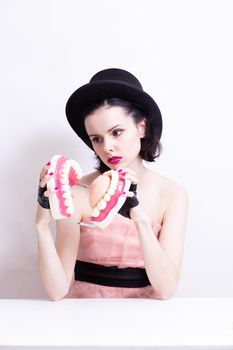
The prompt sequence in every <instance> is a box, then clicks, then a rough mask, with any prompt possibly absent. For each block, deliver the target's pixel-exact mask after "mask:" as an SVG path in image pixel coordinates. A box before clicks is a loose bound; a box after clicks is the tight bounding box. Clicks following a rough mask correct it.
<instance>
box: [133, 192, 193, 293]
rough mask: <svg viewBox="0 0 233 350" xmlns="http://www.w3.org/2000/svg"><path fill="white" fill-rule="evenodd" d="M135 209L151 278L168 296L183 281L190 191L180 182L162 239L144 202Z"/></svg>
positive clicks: (161, 234) (166, 219)
mask: <svg viewBox="0 0 233 350" xmlns="http://www.w3.org/2000/svg"><path fill="white" fill-rule="evenodd" d="M131 210H132V211H134V214H133V216H134V222H135V224H136V227H137V230H138V234H139V239H140V243H141V248H142V253H143V257H144V262H145V269H146V272H147V275H148V278H149V280H150V282H151V285H152V286H153V288H154V289H155V291H156V292H157V293H158V298H159V299H168V298H170V297H172V296H173V295H174V293H175V292H176V290H177V287H178V282H179V276H180V270H181V262H182V256H183V247H184V238H185V228H186V221H187V212H188V196H187V193H186V191H185V190H184V189H183V188H182V187H181V186H178V185H177V186H176V188H175V190H174V193H173V195H172V198H171V199H170V201H169V205H168V207H167V209H166V212H165V215H164V219H163V225H162V229H161V231H160V235H159V239H158V238H156V236H155V234H154V232H153V230H152V227H151V223H150V222H149V220H148V218H147V216H146V215H144V214H143V213H142V212H141V210H140V206H138V207H135V208H133V209H131ZM135 211H137V212H138V216H137V214H136V213H135Z"/></svg>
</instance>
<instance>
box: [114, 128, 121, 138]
mask: <svg viewBox="0 0 233 350" xmlns="http://www.w3.org/2000/svg"><path fill="white" fill-rule="evenodd" d="M122 131H123V130H120V129H117V130H114V131H113V134H115V135H116V136H118V135H119V134H118V132H120V133H121V132H122Z"/></svg>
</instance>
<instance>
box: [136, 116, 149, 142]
mask: <svg viewBox="0 0 233 350" xmlns="http://www.w3.org/2000/svg"><path fill="white" fill-rule="evenodd" d="M146 123H147V121H146V118H144V119H143V120H142V121H141V122H139V123H138V125H137V127H138V131H139V136H140V138H144V137H145V133H146Z"/></svg>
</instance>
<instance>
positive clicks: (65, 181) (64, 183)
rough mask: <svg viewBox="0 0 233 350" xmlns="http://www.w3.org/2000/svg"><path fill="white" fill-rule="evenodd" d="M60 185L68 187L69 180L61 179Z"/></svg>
mask: <svg viewBox="0 0 233 350" xmlns="http://www.w3.org/2000/svg"><path fill="white" fill-rule="evenodd" d="M61 183H62V184H63V185H68V184H69V180H68V179H67V177H61Z"/></svg>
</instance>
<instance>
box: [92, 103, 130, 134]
mask: <svg viewBox="0 0 233 350" xmlns="http://www.w3.org/2000/svg"><path fill="white" fill-rule="evenodd" d="M130 123H131V118H129V115H128V114H127V113H126V111H124V110H123V108H121V107H110V108H100V109H98V110H96V111H95V112H93V113H91V114H90V115H88V116H87V117H86V118H85V127H86V130H87V132H88V134H99V133H105V132H109V131H111V130H110V129H112V128H114V126H117V125H120V126H126V125H129V124H130Z"/></svg>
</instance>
